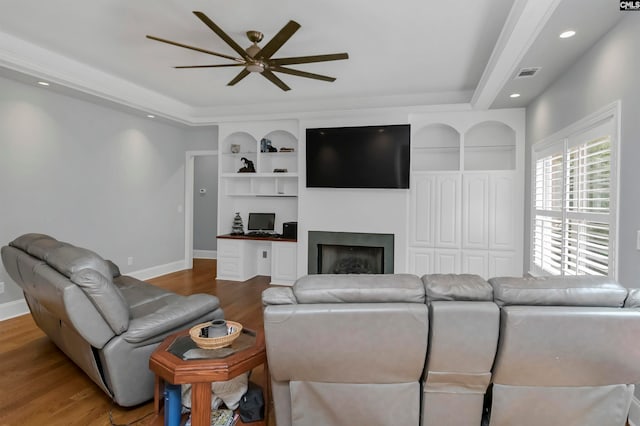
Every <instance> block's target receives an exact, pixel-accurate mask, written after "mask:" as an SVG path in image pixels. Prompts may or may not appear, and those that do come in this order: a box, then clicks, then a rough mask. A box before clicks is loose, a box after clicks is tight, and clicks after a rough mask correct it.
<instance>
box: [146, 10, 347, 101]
mask: <svg viewBox="0 0 640 426" xmlns="http://www.w3.org/2000/svg"><path fill="white" fill-rule="evenodd" d="M193 13H194V14H195V15H196V16H197V17H198V18H199V19H200V20H201V21H202V22H203V23H204V24H205V25H206V26H207V27H209V28H210V29H211V30H212V31H213V32H214V33H216V35H218V37H220V38H221V39H222V40H223V41H224V42H225V43H227V45H229V47H231V48H232V49H233V50H234V51H235V52H236V53H237V54H238V55H240V57H239V58H238V57H234V56H230V55H226V54H224V53H218V52H213V51H211V50H207V49H202V48H199V47H195V46H189V45H186V44H182V43H178V42H175V41H171V40H166V39H163V38H160V37H155V36H151V35H147V38H148V39H151V40H155V41H159V42H162V43H167V44H171V45H173V46H178V47H182V48H185V49H190V50H195V51H197V52H201V53H206V54H209V55H213V56H217V57H220V58H224V59H229V60H232V61H234V62H233V63H230V64H215V65H182V66H176V67H175V68H179V69H184V68H220V67H238V66H241V67H244V69H243V70H242V71H240V73H239V74H238V75H236V76H235V77H234V78H233V80H231V81H230V82H229V83H227V85H228V86H234V85H235V84H237V83H238V82H240V81H241V80H242V79H243V78H245V77H246V76H247V75H249V74H251V73H258V74H260V75H262V76H263V77H265V78H266V79H267V80H269V81H270V82H272V83H273V84H275V85H276V86H278V87H279V88H280V89H282V90H284V91H287V90H290V87H289V86H287V85H286V84H285V83H284V82H283V81H282V80H281V79H280V78H279V77H277V76H276V75H275V74H274V72H279V73H283V74H289V75H294V76H297V77H304V78H311V79H314V80H322V81H328V82H332V81H335V77H329V76H326V75H321V74H314V73H311V72H306V71H300V70H296V69H293V68H289V67H285V66H283V65H296V64H308V63H313V62H327V61H338V60H341V59H348V58H349V55H348V54H347V53H333V54H327V55H312V56H296V57H290V58H272V56H273V55H274V54H275V53H276V52H277V51H278V50H279V49H280V48H281V47H282V45H284V44H285V43H286V42H287V40H289V39H290V38H291V36H293V34H294V33H295V32H296V31H298V29H299V28H300V24H298V23H297V22H295V21H289V22H288V23H287V24H286V25H285V26H284V27H282V29H281V30H280V31H279V32H278V33H277V34H276V35H275V36H274V37H273V38H272V39H271V40H269V42H268V43H267V44H266V45H264V47H262V48H261V47H260V46H258V43H260V41H262V39H263V37H264V35H263V34H262V33H261V32H260V31H255V30H251V31H247V38H248V39H249V41H251V43H252V44H251V46H249V47H248V48H246V49H243V48H242V47H241V46H240V45H239V44H238V43H236V42H235V41H234V40H233V39H232V38H231V37H229V35H227V33H225V32H224V31H223V30H222V28H220V27H219V26H218V25H216V24H215V23H214V22H213V21H212V20H211V19H209V17H207V15H205V14H204V13H202V12H198V11H194V12H193Z"/></svg>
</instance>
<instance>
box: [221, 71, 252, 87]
mask: <svg viewBox="0 0 640 426" xmlns="http://www.w3.org/2000/svg"><path fill="white" fill-rule="evenodd" d="M249 74H251V73H250V72H249V71H247V70H246V69H244V70H242V71H240V73H239V74H238V75H236V76H235V78H234V79H233V80H231V81H230V82H228V83H227V86H233V85H235V84H236V83H237V82H239V81H240V80H242V79H243V78H245V77H246V76H248V75H249Z"/></svg>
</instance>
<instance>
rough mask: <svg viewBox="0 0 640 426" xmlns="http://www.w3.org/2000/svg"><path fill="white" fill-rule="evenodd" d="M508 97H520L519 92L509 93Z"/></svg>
mask: <svg viewBox="0 0 640 426" xmlns="http://www.w3.org/2000/svg"><path fill="white" fill-rule="evenodd" d="M509 97H510V98H519V97H520V93H512V94H510V95H509Z"/></svg>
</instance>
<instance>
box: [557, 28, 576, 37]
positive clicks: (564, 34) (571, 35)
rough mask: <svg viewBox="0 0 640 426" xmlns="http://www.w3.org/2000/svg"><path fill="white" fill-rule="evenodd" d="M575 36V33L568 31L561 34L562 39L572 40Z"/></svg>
mask: <svg viewBox="0 0 640 426" xmlns="http://www.w3.org/2000/svg"><path fill="white" fill-rule="evenodd" d="M574 35H576V32H575V31H573V30H567V31H564V32H562V33H560V38H571V37H573V36H574Z"/></svg>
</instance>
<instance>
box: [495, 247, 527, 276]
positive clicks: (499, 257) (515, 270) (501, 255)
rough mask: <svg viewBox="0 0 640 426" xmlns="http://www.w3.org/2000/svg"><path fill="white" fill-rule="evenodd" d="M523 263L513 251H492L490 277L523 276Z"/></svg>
mask: <svg viewBox="0 0 640 426" xmlns="http://www.w3.org/2000/svg"><path fill="white" fill-rule="evenodd" d="M521 264H522V262H519V261H516V254H515V252H513V251H490V252H489V277H490V278H493V277H521V276H522V268H521V266H520V265H521Z"/></svg>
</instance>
